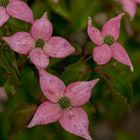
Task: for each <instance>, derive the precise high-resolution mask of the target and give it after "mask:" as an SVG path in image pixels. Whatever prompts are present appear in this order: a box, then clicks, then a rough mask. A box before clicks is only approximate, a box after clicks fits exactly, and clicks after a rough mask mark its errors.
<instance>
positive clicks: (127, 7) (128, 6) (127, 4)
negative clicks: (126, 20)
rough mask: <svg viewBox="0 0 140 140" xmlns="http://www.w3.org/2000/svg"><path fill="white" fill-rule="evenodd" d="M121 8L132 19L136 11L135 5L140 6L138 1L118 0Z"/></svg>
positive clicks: (139, 0)
mask: <svg viewBox="0 0 140 140" xmlns="http://www.w3.org/2000/svg"><path fill="white" fill-rule="evenodd" d="M118 2H119V3H120V4H121V5H122V6H123V9H124V11H125V12H126V13H127V14H128V15H129V16H130V17H131V19H133V18H134V16H135V14H136V10H137V4H140V0H118Z"/></svg>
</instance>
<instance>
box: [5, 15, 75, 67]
mask: <svg viewBox="0 0 140 140" xmlns="http://www.w3.org/2000/svg"><path fill="white" fill-rule="evenodd" d="M52 32H53V27H52V24H51V22H50V21H49V20H48V16H47V13H45V14H44V15H43V16H42V17H41V18H40V19H38V20H36V21H35V22H34V23H33V25H32V28H31V32H30V33H27V32H18V33H15V34H14V35H13V36H11V37H3V39H4V40H5V41H6V42H7V43H8V44H9V46H10V47H11V48H12V49H13V50H14V51H15V52H17V53H19V54H26V55H29V57H30V59H31V61H32V63H33V64H34V65H36V66H37V67H38V68H46V67H47V66H48V64H49V56H50V57H55V58H63V57H66V56H68V55H70V54H71V53H73V52H74V51H75V49H74V48H73V47H72V46H71V44H70V43H69V42H68V41H67V40H66V39H64V38H62V37H58V36H52Z"/></svg>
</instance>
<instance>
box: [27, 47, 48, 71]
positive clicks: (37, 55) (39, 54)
mask: <svg viewBox="0 0 140 140" xmlns="http://www.w3.org/2000/svg"><path fill="white" fill-rule="evenodd" d="M29 57H30V59H31V61H32V63H33V64H34V65H36V66H37V67H38V68H43V69H45V68H46V67H47V66H48V65H49V57H48V56H47V55H46V54H45V53H44V52H43V50H42V49H41V48H35V49H33V50H32V51H31V52H30V54H29Z"/></svg>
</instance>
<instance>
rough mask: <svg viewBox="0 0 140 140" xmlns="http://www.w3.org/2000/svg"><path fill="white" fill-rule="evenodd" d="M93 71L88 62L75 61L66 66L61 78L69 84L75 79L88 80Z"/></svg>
mask: <svg viewBox="0 0 140 140" xmlns="http://www.w3.org/2000/svg"><path fill="white" fill-rule="evenodd" d="M91 73H92V72H91V69H90V67H89V66H88V65H87V64H86V63H74V64H72V65H69V66H68V67H67V68H66V70H65V71H64V72H63V74H62V75H61V78H62V79H63V80H64V82H65V83H66V84H69V83H71V82H74V81H81V80H82V81H83V80H88V79H89V78H90V75H91Z"/></svg>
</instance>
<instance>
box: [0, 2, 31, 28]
mask: <svg viewBox="0 0 140 140" xmlns="http://www.w3.org/2000/svg"><path fill="white" fill-rule="evenodd" d="M10 16H11V17H14V18H17V19H20V20H23V21H26V22H29V23H33V22H34V20H33V13H32V11H31V9H30V8H29V6H28V5H27V4H26V3H25V2H23V1H21V0H0V26H2V25H3V24H4V23H5V22H6V21H7V20H8V19H9V17H10Z"/></svg>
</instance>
